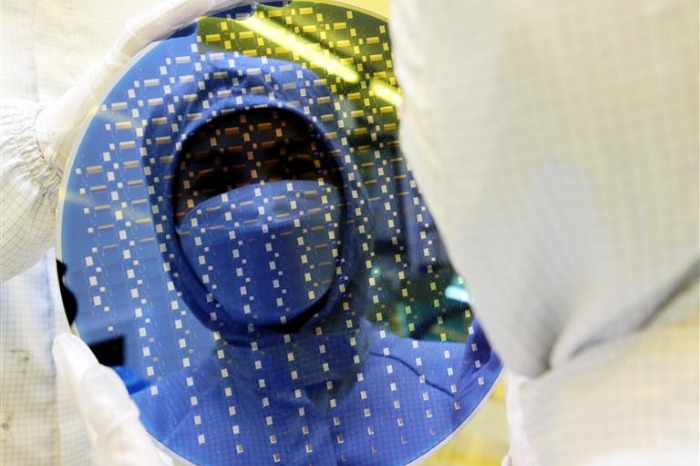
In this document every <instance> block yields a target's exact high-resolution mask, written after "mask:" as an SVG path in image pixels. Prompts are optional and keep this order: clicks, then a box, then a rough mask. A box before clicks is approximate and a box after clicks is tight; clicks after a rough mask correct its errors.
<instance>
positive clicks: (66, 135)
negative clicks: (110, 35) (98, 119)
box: [0, 0, 288, 281]
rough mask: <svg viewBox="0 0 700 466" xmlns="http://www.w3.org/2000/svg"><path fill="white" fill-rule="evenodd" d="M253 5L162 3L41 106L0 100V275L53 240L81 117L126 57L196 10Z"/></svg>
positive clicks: (235, 1)
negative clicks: (65, 173) (68, 86)
mask: <svg viewBox="0 0 700 466" xmlns="http://www.w3.org/2000/svg"><path fill="white" fill-rule="evenodd" d="M256 3H265V2H253V1H250V0H174V1H167V2H163V3H161V4H160V5H158V6H157V7H156V8H153V9H152V10H149V11H147V12H145V13H143V14H141V15H139V16H137V17H135V18H133V19H132V20H131V21H129V22H128V23H127V24H126V26H125V28H124V32H123V33H122V34H121V36H120V37H119V38H118V39H117V40H116V41H115V43H114V44H113V46H112V48H111V49H110V51H109V53H107V55H105V56H104V57H103V58H102V59H100V60H98V61H97V62H95V63H93V65H92V66H91V67H90V68H89V69H88V71H87V72H86V73H85V75H83V76H82V78H81V79H80V80H78V82H76V84H75V85H74V86H73V87H72V88H71V89H69V90H68V91H67V92H66V93H65V94H64V95H62V96H61V97H60V98H59V99H58V100H56V101H55V102H52V103H51V104H50V105H48V106H46V107H45V108H43V109H42V108H40V107H39V106H37V105H36V104H34V103H31V102H27V101H8V102H2V103H0V114H1V115H0V163H1V166H2V168H1V170H0V186H2V191H1V196H0V203H1V204H0V209H1V210H0V281H6V280H8V279H10V278H12V277H13V276H15V275H17V274H18V273H20V272H22V271H24V270H26V269H27V268H29V267H30V266H32V265H33V264H34V263H36V261H37V260H39V258H41V256H42V255H43V254H44V253H45V252H46V251H47V250H48V249H49V248H50V247H51V246H52V245H53V240H54V225H55V215H56V213H55V210H56V205H57V201H58V190H59V187H60V183H61V176H62V173H63V169H64V167H65V166H66V163H67V160H68V157H69V156H70V154H71V152H72V150H73V149H74V145H75V143H76V141H77V138H78V135H79V134H80V131H81V130H82V128H83V126H84V124H85V122H86V121H87V119H88V118H89V117H90V116H91V114H92V113H93V111H94V109H95V108H96V106H97V105H98V103H99V101H100V100H101V98H102V97H103V95H104V94H105V92H106V91H107V90H108V89H109V86H110V85H111V83H112V80H113V78H114V77H115V76H117V75H118V74H119V73H120V72H121V71H122V69H123V68H124V67H125V66H126V65H127V63H128V62H129V60H131V58H132V57H134V56H135V55H136V54H137V53H139V52H140V51H141V50H142V49H143V48H144V47H146V46H148V45H149V44H150V43H151V42H154V41H157V40H160V39H163V38H164V37H167V36H168V35H170V34H172V33H173V32H175V31H177V30H178V29H179V28H181V27H184V26H186V25H187V24H189V23H191V22H192V21H194V20H195V19H196V18H197V17H199V16H205V15H212V14H215V13H219V12H222V11H225V10H229V9H233V8H236V7H243V6H254V5H255V4H256ZM268 3H274V4H276V5H278V4H283V3H285V2H280V1H275V2H268ZM286 3H288V2H286Z"/></svg>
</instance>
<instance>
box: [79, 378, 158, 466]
mask: <svg viewBox="0 0 700 466" xmlns="http://www.w3.org/2000/svg"><path fill="white" fill-rule="evenodd" d="M80 397H81V399H82V400H83V401H82V402H83V412H84V419H85V422H86V423H87V424H88V425H89V426H90V428H91V429H92V430H93V431H94V432H95V433H96V435H97V444H96V445H95V447H94V451H93V453H94V454H93V456H94V457H95V458H96V459H99V461H96V462H97V463H98V464H100V465H105V466H107V465H109V466H121V465H125V466H126V465H132V464H148V465H164V464H168V463H170V462H169V461H165V460H166V459H167V457H163V456H162V455H160V453H159V451H158V450H157V449H156V447H155V445H154V444H153V442H152V441H151V438H150V436H149V435H148V433H147V432H146V429H144V427H143V425H142V424H141V423H140V422H139V409H138V407H137V406H136V403H134V402H133V401H132V400H131V398H129V393H128V392H127V390H126V386H125V385H124V383H123V382H122V380H121V379H120V378H119V376H118V375H117V373H116V372H114V371H113V370H112V369H110V368H108V367H105V366H102V365H95V366H92V367H90V368H89V369H88V370H87V371H86V372H85V375H84V377H83V379H82V381H81V384H80Z"/></svg>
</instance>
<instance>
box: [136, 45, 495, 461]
mask: <svg viewBox="0 0 700 466" xmlns="http://www.w3.org/2000/svg"><path fill="white" fill-rule="evenodd" d="M249 70H255V72H254V73H249ZM261 70H262V71H261ZM275 70H285V71H284V72H275ZM213 71H214V70H212V72H213ZM231 72H232V73H236V74H237V75H238V77H239V79H238V81H239V83H241V84H240V86H239V87H238V88H234V89H232V92H233V93H234V94H237V100H231V101H229V102H225V103H224V104H222V105H221V106H219V105H216V104H215V105H213V106H212V108H214V109H215V110H214V111H220V110H221V109H223V108H224V107H225V108H226V111H225V112H221V113H223V116H218V117H213V118H209V122H208V123H204V124H202V123H200V124H199V126H196V125H192V129H191V130H190V129H187V130H185V132H186V134H187V137H186V138H185V139H184V142H183V143H182V146H181V148H180V150H179V152H177V154H176V157H175V158H176V160H173V161H170V162H169V163H167V164H161V165H158V164H155V165H152V166H151V167H150V176H147V183H149V184H150V185H151V186H152V188H153V189H152V191H151V196H150V202H151V204H152V207H153V209H152V210H153V212H158V213H159V214H162V215H164V218H166V220H165V221H164V222H163V223H162V231H161V233H159V234H158V241H159V242H161V244H162V247H161V251H164V257H165V258H166V259H167V263H168V267H167V269H168V270H169V273H170V275H171V277H172V280H173V284H174V286H175V287H176V288H178V289H179V291H181V292H182V298H183V299H184V301H185V302H186V303H187V305H188V306H189V309H190V311H191V312H192V313H194V314H195V315H196V316H197V318H198V319H199V320H200V321H201V322H202V323H203V324H204V325H205V326H207V327H208V328H210V329H211V330H213V331H214V332H215V339H216V340H217V344H216V348H215V349H214V351H213V352H212V354H211V355H208V356H205V357H204V358H203V360H201V361H200V362H199V363H196V364H193V365H192V366H191V367H189V368H186V369H184V370H182V371H180V372H175V373H173V374H170V375H169V376H167V377H165V378H163V379H162V380H160V381H159V382H157V383H155V384H154V385H152V386H151V387H149V388H147V389H145V390H143V391H141V392H139V393H137V394H136V395H135V400H136V401H137V403H138V405H139V407H140V409H141V412H142V415H141V420H142V422H143V423H144V425H145V426H146V428H147V429H148V430H149V431H150V433H151V434H152V435H153V436H154V437H155V438H157V439H158V440H159V441H160V442H162V443H163V444H164V445H165V446H167V447H168V448H169V449H171V450H173V451H174V452H175V453H177V454H178V455H180V456H182V457H184V458H185V459H187V460H189V461H193V462H195V463H197V464H230V463H231V462H232V461H241V462H242V463H243V464H254V463H255V464H262V463H274V462H279V461H283V462H285V463H286V464H336V463H343V462H347V463H348V464H371V463H381V464H391V463H392V462H395V463H396V464H404V463H407V462H409V461H411V460H412V459H415V458H416V457H419V456H420V455H421V454H424V453H427V452H428V451H429V450H430V449H431V448H432V447H434V446H435V445H436V444H438V443H439V442H440V440H442V439H444V438H445V437H447V436H448V435H449V434H450V433H451V432H453V431H454V429H455V428H456V427H457V426H459V424H461V423H462V422H463V421H464V420H465V419H466V417H467V415H468V414H469V412H471V410H473V406H465V407H464V408H463V406H462V404H463V403H466V404H467V405H469V403H470V401H469V400H470V393H468V392H469V390H468V389H466V390H465V389H464V387H465V386H468V385H469V384H466V385H465V384H463V383H462V380H464V379H466V378H468V379H469V380H473V381H476V380H477V379H478V375H475V374H474V371H475V369H474V367H475V363H476V366H478V365H479V364H480V363H482V362H483V363H484V364H486V363H487V362H488V359H489V357H490V349H489V347H488V345H487V344H486V343H485V341H481V342H479V343H480V344H479V345H464V344H461V343H446V342H442V343H440V342H425V341H417V340H411V339H407V338H399V337H397V336H395V335H393V334H391V333H390V332H387V331H385V330H379V329H375V328H374V327H372V325H371V324H370V323H369V322H367V321H366V320H365V319H364V318H363V317H362V316H363V314H364V313H365V311H366V307H367V306H369V305H371V304H370V303H369V302H368V300H367V299H365V296H366V288H367V283H368V280H369V273H368V271H369V266H368V265H369V264H371V257H370V256H371V229H372V225H371V222H370V220H369V219H370V218H371V215H370V212H369V204H368V202H367V201H366V198H365V195H364V193H363V191H362V187H361V183H360V182H359V180H360V178H359V174H358V171H357V168H356V167H355V165H354V163H353V160H352V158H351V156H350V155H349V153H348V151H347V149H346V148H343V146H342V145H341V144H339V143H338V141H337V140H335V139H336V138H337V137H338V136H337V134H338V133H337V131H338V130H339V128H336V127H332V126H328V125H321V124H320V123H319V120H320V118H317V116H318V115H324V114H327V113H328V109H331V110H330V111H331V114H332V111H333V110H332V109H333V106H332V100H331V99H330V92H329V91H328V89H327V88H325V86H322V85H317V84H312V83H314V82H315V81H316V80H317V76H315V75H314V74H313V73H312V72H310V71H309V70H306V69H303V68H301V67H299V66H297V65H292V64H289V63H284V62H278V61H274V60H266V61H265V62H263V61H261V60H260V59H257V58H240V57H239V58H236V60H235V69H234V70H232V71H231ZM310 83H311V84H310ZM289 84H294V85H293V86H289ZM254 88H256V89H258V92H256V93H253V92H251V89H254ZM260 89H265V90H266V91H269V92H263V91H261V90H260ZM276 89H294V91H293V93H289V92H288V93H287V95H285V94H284V93H281V92H277V93H275V92H274V91H275V90H276ZM181 91H182V92H186V91H187V89H182V90H181ZM261 95H262V96H264V97H261ZM300 95H301V96H303V97H302V98H301V99H300V100H297V98H298V97H299V96H300ZM269 96H273V97H269ZM232 102H235V103H233V104H232ZM317 102H327V105H328V107H323V106H321V105H319V104H317ZM304 107H305V110H304V111H302V110H301V108H304ZM205 120H206V118H205ZM332 124H333V123H330V125H332ZM331 130H332V131H331ZM330 134H333V136H330V137H329V135H330ZM165 150H167V149H165ZM157 180H166V181H165V182H159V181H157ZM472 343H475V342H474V341H472ZM477 361H478V362H477ZM475 385H476V386H475V387H474V389H473V390H474V391H473V393H477V392H478V393H481V392H480V391H482V390H484V387H481V386H479V385H478V384H475ZM458 394H459V395H458ZM473 398H474V403H473V404H476V403H478V401H479V400H481V398H482V396H481V395H480V396H473Z"/></svg>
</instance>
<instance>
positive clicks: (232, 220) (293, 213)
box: [177, 180, 340, 326]
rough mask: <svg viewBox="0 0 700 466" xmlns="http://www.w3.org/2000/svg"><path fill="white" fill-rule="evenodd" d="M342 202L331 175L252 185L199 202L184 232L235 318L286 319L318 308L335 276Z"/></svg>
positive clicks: (204, 278) (198, 269)
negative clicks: (327, 181)
mask: <svg viewBox="0 0 700 466" xmlns="http://www.w3.org/2000/svg"><path fill="white" fill-rule="evenodd" d="M339 203H340V195H339V193H338V190H337V189H336V188H335V187H333V186H330V185H327V184H325V183H324V182H323V180H318V181H314V180H282V181H273V182H267V183H262V184H250V185H247V186H243V187H239V188H235V189H232V190H230V191H228V192H226V193H223V194H220V195H218V196H215V197H212V198H210V199H207V200H205V201H204V202H201V203H200V204H198V205H196V206H195V207H194V208H192V209H191V210H190V211H189V212H188V213H187V214H186V215H185V217H184V218H183V219H182V221H181V222H180V225H179V227H178V229H177V232H178V235H179V240H180V245H181V247H182V251H183V253H184V254H185V256H186V258H187V261H188V262H189V264H190V266H191V267H192V270H193V271H194V272H195V275H196V276H197V277H198V278H199V279H200V280H201V282H202V284H203V285H204V287H205V289H206V290H207V292H208V293H209V294H210V297H211V299H213V300H215V301H216V302H217V303H218V304H219V305H220V307H221V309H222V310H223V311H224V312H225V313H226V314H227V315H228V316H230V317H231V318H232V319H233V320H234V321H236V322H240V323H244V324H247V323H255V324H257V325H263V326H275V325H285V324H288V323H290V322H292V321H294V319H297V318H298V317H299V316H301V315H303V314H304V313H305V312H306V311H309V310H310V309H313V307H314V304H315V303H317V302H318V301H319V300H320V299H321V298H322V297H323V296H324V295H325V294H326V292H327V291H328V289H329V287H330V285H331V283H332V281H333V278H334V275H335V261H336V260H337V258H338V249H337V246H338V238H339V224H340V208H339Z"/></svg>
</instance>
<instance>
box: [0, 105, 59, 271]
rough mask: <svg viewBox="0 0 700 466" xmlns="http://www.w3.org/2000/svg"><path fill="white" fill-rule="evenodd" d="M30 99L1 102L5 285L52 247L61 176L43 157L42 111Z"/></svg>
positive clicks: (0, 231)
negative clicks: (38, 128)
mask: <svg viewBox="0 0 700 466" xmlns="http://www.w3.org/2000/svg"><path fill="white" fill-rule="evenodd" d="M40 108H41V107H40V106H39V105H38V104H36V103H33V102H29V101H24V100H6V101H1V102H0V281H3V282H4V281H5V280H8V279H9V278H11V277H13V276H15V275H17V274H18V273H20V272H22V271H23V270H25V269H27V268H29V267H31V266H32V265H33V264H35V263H36V262H37V261H38V260H39V259H40V258H41V256H43V255H44V253H46V251H47V249H48V248H50V247H51V246H52V243H53V237H54V225H55V209H56V203H57V196H58V188H59V185H60V181H61V174H60V172H59V171H58V170H57V169H56V168H54V167H52V166H51V164H50V163H49V162H48V161H47V160H46V159H45V158H44V157H43V156H42V153H41V148H40V147H39V143H38V141H37V139H36V137H35V134H34V121H35V119H36V115H37V113H38V112H39V110H40Z"/></svg>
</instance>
